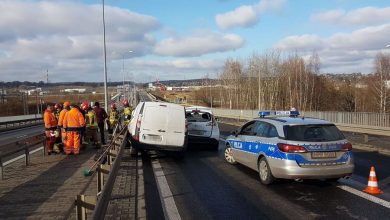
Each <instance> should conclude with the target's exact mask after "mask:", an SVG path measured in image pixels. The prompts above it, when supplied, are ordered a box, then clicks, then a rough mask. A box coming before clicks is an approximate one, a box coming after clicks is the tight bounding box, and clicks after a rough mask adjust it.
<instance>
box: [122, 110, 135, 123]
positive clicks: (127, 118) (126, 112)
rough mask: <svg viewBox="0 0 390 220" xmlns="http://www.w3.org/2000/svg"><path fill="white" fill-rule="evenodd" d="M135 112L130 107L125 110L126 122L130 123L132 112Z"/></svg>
mask: <svg viewBox="0 0 390 220" xmlns="http://www.w3.org/2000/svg"><path fill="white" fill-rule="evenodd" d="M132 111H133V110H132V109H131V107H130V106H128V107H126V108H125V109H124V110H123V114H124V116H125V121H130V119H131V112H132Z"/></svg>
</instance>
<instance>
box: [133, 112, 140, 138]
mask: <svg viewBox="0 0 390 220" xmlns="http://www.w3.org/2000/svg"><path fill="white" fill-rule="evenodd" d="M140 128H141V115H139V116H138V118H137V123H136V125H135V135H134V136H133V138H134V139H135V140H137V141H139V130H140Z"/></svg>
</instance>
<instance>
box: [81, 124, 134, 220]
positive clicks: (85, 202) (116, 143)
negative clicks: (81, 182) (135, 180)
mask: <svg viewBox="0 0 390 220" xmlns="http://www.w3.org/2000/svg"><path fill="white" fill-rule="evenodd" d="M118 128H119V126H116V128H115V129H114V132H113V134H114V135H113V137H112V139H111V141H110V144H109V145H108V146H107V148H106V150H105V151H104V152H103V153H102V154H101V155H100V157H99V158H98V159H97V161H96V162H95V163H94V164H93V165H92V166H91V167H90V168H89V169H87V170H85V171H84V175H85V176H89V175H91V176H95V175H96V176H97V178H96V181H97V194H96V195H84V194H81V195H78V196H77V197H76V200H75V203H74V206H75V207H76V218H77V219H79V220H84V219H104V216H105V213H106V210H107V206H108V203H109V201H110V196H111V192H112V189H113V186H114V183H115V179H116V176H117V173H118V170H119V168H120V163H121V159H122V155H123V149H124V147H125V146H126V144H127V135H128V133H127V127H126V126H123V127H122V128H121V129H118ZM118 130H120V131H118ZM116 131H118V132H116ZM84 191H85V190H84ZM89 214H91V216H89Z"/></svg>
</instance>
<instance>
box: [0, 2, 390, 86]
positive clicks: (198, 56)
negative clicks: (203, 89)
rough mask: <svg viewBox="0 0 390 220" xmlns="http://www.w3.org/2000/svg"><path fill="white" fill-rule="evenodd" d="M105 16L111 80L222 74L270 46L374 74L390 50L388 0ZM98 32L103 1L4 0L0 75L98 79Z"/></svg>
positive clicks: (110, 7)
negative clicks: (227, 64)
mask: <svg viewBox="0 0 390 220" xmlns="http://www.w3.org/2000/svg"><path fill="white" fill-rule="evenodd" d="M106 21H107V23H106V25H107V52H108V53H107V61H108V76H109V79H110V80H111V81H120V80H122V79H123V78H126V79H129V80H133V79H134V80H136V81H139V82H146V81H152V80H155V79H156V78H158V79H160V80H166V79H192V78H200V77H204V76H205V75H208V76H210V77H216V76H217V75H218V74H219V73H221V71H222V67H223V64H224V61H225V60H226V59H227V58H237V59H240V60H242V61H245V60H246V58H248V57H249V56H250V55H251V54H252V53H262V52H264V51H267V50H271V49H273V50H279V51H281V52H282V53H283V54H289V53H294V52H297V53H299V54H301V55H302V56H304V57H305V56H306V55H308V54H311V53H312V52H313V51H316V52H317V53H318V54H319V56H320V60H321V72H322V73H326V72H333V73H344V72H346V73H348V72H362V73H371V72H372V71H373V67H374V64H373V59H374V58H375V55H376V54H377V53H378V52H385V53H390V50H386V49H384V47H385V46H386V45H388V44H390V38H389V37H388V36H390V2H389V1H385V0H383V1H379V0H376V1H363V0H328V1H325V0H322V1H313V0H294V1H293V0H243V1H237V0H198V1H189V0H187V1H184V0H182V1H179V0H155V1H145V0H144V1H141V0H132V1H129V0H126V1H125V0H106ZM101 41H102V31H101V1H100V0H84V1H82V0H73V1H72V0H67V1H66V0H52V1H21V0H3V1H1V4H0V76H1V79H0V80H1V81H13V80H21V81H24V80H28V81H40V80H43V79H44V78H43V75H44V72H45V71H46V69H48V70H49V77H50V81H52V82H64V81H96V82H97V81H101V80H103V77H102V75H103V57H102V43H101ZM129 50H132V51H133V52H132V53H127V51H129ZM123 58H124V59H123ZM123 61H124V63H125V68H124V70H123V69H122V63H123Z"/></svg>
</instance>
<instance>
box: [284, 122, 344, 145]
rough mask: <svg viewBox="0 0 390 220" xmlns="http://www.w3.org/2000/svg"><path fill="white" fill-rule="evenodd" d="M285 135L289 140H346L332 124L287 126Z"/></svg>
mask: <svg viewBox="0 0 390 220" xmlns="http://www.w3.org/2000/svg"><path fill="white" fill-rule="evenodd" d="M284 133H285V137H286V139H287V140H291V141H307V142H313V141H315V142H326V141H337V140H342V139H345V137H344V135H343V134H342V133H341V132H340V130H339V129H338V128H337V127H336V126H335V125H332V124H320V125H286V126H284Z"/></svg>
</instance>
